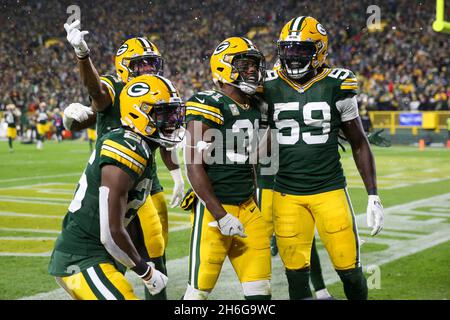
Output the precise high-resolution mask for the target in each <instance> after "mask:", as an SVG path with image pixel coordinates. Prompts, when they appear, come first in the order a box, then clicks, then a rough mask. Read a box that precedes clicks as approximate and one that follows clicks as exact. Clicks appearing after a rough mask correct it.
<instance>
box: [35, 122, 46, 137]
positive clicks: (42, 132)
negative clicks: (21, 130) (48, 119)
mask: <svg viewBox="0 0 450 320" xmlns="http://www.w3.org/2000/svg"><path fill="white" fill-rule="evenodd" d="M36 129H37V132H38V133H39V135H40V136H45V134H46V133H47V131H48V126H47V124H40V123H38V124H37V126H36Z"/></svg>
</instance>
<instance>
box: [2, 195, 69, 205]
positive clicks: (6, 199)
mask: <svg viewBox="0 0 450 320" xmlns="http://www.w3.org/2000/svg"><path fill="white" fill-rule="evenodd" d="M0 202H16V203H34V204H46V205H49V206H68V204H69V203H70V200H66V202H52V201H34V200H24V199H14V198H2V197H0Z"/></svg>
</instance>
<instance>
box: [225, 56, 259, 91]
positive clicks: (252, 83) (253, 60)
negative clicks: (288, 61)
mask: <svg viewBox="0 0 450 320" xmlns="http://www.w3.org/2000/svg"><path fill="white" fill-rule="evenodd" d="M232 66H233V70H234V72H236V73H237V74H238V77H237V80H236V83H237V84H238V86H239V89H241V91H243V92H244V93H246V94H250V95H251V94H255V92H256V89H257V88H258V87H259V86H262V85H263V82H264V74H265V59H264V57H263V56H262V55H260V54H259V53H258V52H255V53H246V54H239V55H236V56H234V58H233V60H232Z"/></svg>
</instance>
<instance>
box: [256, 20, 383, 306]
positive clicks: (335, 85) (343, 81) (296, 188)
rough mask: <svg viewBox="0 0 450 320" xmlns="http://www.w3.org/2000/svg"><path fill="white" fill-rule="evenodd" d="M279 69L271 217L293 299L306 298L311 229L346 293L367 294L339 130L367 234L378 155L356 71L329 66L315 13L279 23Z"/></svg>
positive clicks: (378, 217) (272, 101)
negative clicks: (361, 108)
mask: <svg viewBox="0 0 450 320" xmlns="http://www.w3.org/2000/svg"><path fill="white" fill-rule="evenodd" d="M277 49H278V58H279V59H280V63H281V70H272V71H269V72H268V73H267V76H266V81H265V84H264V100H265V101H266V102H267V103H268V107H269V114H272V115H273V116H272V119H271V120H272V124H271V126H272V128H274V129H277V130H278V131H277V141H278V143H279V162H280V163H279V170H278V172H277V174H276V178H275V183H274V196H273V219H274V229H275V234H276V239H277V245H278V249H279V254H280V256H281V259H282V260H283V263H284V265H285V267H286V276H287V280H288V283H289V296H290V298H291V299H303V298H310V297H311V296H312V294H311V290H310V288H309V273H310V271H309V270H310V254H311V245H312V242H313V238H314V228H315V227H316V228H317V230H318V233H319V236H320V238H321V240H322V242H323V244H324V246H325V248H326V250H327V252H328V254H329V256H330V258H331V261H332V263H333V266H334V268H335V269H336V271H337V273H338V274H339V277H340V278H341V280H342V282H343V286H344V292H345V294H346V296H347V298H348V299H367V283H366V280H365V277H364V274H363V271H362V268H361V262H360V255H359V237H358V231H357V226H356V222H355V218H354V213H353V209H352V205H351V202H350V198H349V195H348V192H347V189H346V181H345V177H344V174H343V170H342V166H341V163H340V161H339V159H340V155H339V152H338V133H339V130H340V129H342V131H343V132H344V134H345V136H346V137H347V139H348V141H349V143H350V145H351V147H352V151H353V157H354V159H355V163H356V166H357V167H358V170H359V172H360V174H361V176H362V179H363V181H364V184H365V187H366V190H367V193H368V206H367V222H368V225H369V227H372V232H371V234H372V236H374V235H376V234H378V233H379V232H380V231H381V229H382V227H383V207H382V205H381V201H380V198H379V196H378V194H377V183H376V174H375V161H374V158H373V155H372V152H371V150H370V146H369V143H368V141H367V138H366V136H365V134H364V131H363V129H362V126H361V120H360V118H359V116H358V106H357V101H356V97H355V96H356V94H357V89H358V84H357V80H356V77H355V75H354V74H353V73H352V72H351V71H350V70H347V69H340V68H328V67H326V66H324V62H325V59H326V56H327V52H328V37H327V33H326V30H325V28H324V27H323V26H322V25H321V24H320V23H319V22H318V21H317V20H316V19H314V18H312V17H306V16H302V17H297V18H294V19H292V20H291V21H289V22H288V23H287V24H286V25H285V26H284V27H283V29H282V31H281V34H280V37H279V40H278V43H277Z"/></svg>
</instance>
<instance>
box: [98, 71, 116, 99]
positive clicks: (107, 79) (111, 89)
mask: <svg viewBox="0 0 450 320" xmlns="http://www.w3.org/2000/svg"><path fill="white" fill-rule="evenodd" d="M100 82H101V83H102V84H104V85H105V86H106V87H107V88H108V93H109V96H110V97H111V102H113V103H114V98H115V97H116V90H115V86H114V78H113V77H111V76H101V77H100Z"/></svg>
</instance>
